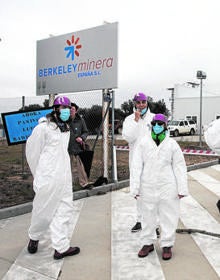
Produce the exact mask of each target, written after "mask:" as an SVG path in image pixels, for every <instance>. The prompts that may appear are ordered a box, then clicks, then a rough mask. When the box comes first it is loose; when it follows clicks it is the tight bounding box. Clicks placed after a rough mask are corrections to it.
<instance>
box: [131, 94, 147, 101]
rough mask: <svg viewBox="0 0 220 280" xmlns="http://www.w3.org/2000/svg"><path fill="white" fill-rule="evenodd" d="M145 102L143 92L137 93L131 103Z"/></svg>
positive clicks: (145, 97)
mask: <svg viewBox="0 0 220 280" xmlns="http://www.w3.org/2000/svg"><path fill="white" fill-rule="evenodd" d="M144 100H146V101H147V96H146V95H145V94H144V93H143V92H138V93H136V94H135V96H134V98H133V101H144Z"/></svg>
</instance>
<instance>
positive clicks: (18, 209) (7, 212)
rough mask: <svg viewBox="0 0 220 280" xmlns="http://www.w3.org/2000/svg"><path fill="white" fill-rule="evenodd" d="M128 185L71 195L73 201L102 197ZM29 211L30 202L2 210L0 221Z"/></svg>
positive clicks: (126, 182)
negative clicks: (95, 196) (96, 196)
mask: <svg viewBox="0 0 220 280" xmlns="http://www.w3.org/2000/svg"><path fill="white" fill-rule="evenodd" d="M128 185H129V180H123V181H120V182H116V183H111V184H108V185H103V186H99V187H95V188H94V189H91V190H82V191H77V192H74V193H73V200H77V199H81V198H86V197H90V196H94V195H103V194H106V193H107V192H110V191H114V190H119V189H122V188H125V187H127V186H128ZM31 211H32V202H28V203H24V204H19V205H15V206H11V207H7V208H3V209H0V220H3V219H8V218H11V217H15V216H19V215H23V214H26V213H30V212H31Z"/></svg>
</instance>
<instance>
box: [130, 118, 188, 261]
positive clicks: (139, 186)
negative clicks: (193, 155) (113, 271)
mask: <svg viewBox="0 0 220 280" xmlns="http://www.w3.org/2000/svg"><path fill="white" fill-rule="evenodd" d="M151 124H152V131H151V135H149V133H146V134H145V136H144V137H142V139H141V140H140V141H139V142H138V144H137V146H136V148H135V150H134V153H133V162H132V169H131V177H130V178H131V184H132V186H133V187H132V195H133V196H134V197H138V198H141V200H142V216H143V228H142V232H141V242H142V244H144V246H143V247H142V249H141V250H140V251H139V252H138V256H139V257H140V258H143V257H146V256H147V255H148V254H149V253H150V252H152V251H153V250H154V242H155V241H156V238H157V237H156V233H155V229H156V227H157V225H158V219H157V218H159V225H160V229H161V233H160V236H161V237H160V246H161V247H162V258H163V259H164V260H169V259H170V258H171V257H172V250H171V248H172V247H173V245H174V242H175V232H176V228H177V225H178V220H179V215H180V209H179V207H180V198H182V197H184V196H186V195H187V194H188V187H187V169H186V163H185V160H184V156H183V153H182V150H181V148H180V147H179V145H178V144H177V142H176V141H175V140H174V139H171V138H170V137H169V135H168V133H167V118H166V117H165V116H164V115H163V114H156V115H155V116H154V117H153V120H152V123H151Z"/></svg>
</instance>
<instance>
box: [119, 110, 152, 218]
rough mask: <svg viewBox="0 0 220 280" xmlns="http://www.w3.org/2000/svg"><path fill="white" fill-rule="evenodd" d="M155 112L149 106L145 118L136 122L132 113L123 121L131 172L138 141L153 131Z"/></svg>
mask: <svg viewBox="0 0 220 280" xmlns="http://www.w3.org/2000/svg"><path fill="white" fill-rule="evenodd" d="M154 115H155V114H153V113H151V112H150V109H149V108H148V110H147V112H146V114H145V115H144V116H143V118H140V119H139V120H138V122H136V121H135V120H134V119H135V114H134V113H133V114H131V115H129V116H127V117H126V118H125V120H124V123H123V129H122V137H123V139H124V140H126V141H127V142H128V144H129V170H130V174H131V168H132V161H133V152H134V149H135V147H136V145H137V142H138V140H139V139H140V138H142V137H143V136H144V135H146V133H149V135H150V133H151V121H152V119H153V117H154ZM132 189H133V185H132V183H131V181H130V191H131V192H132ZM141 215H142V213H141V198H140V197H139V198H138V199H137V222H140V221H141Z"/></svg>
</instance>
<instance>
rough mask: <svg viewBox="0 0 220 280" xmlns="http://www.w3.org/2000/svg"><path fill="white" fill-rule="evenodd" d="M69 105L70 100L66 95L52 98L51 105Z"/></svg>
mask: <svg viewBox="0 0 220 280" xmlns="http://www.w3.org/2000/svg"><path fill="white" fill-rule="evenodd" d="M60 105H62V106H69V107H70V106H71V102H70V100H69V98H68V97H66V96H58V97H56V98H55V99H54V102H53V106H60Z"/></svg>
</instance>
